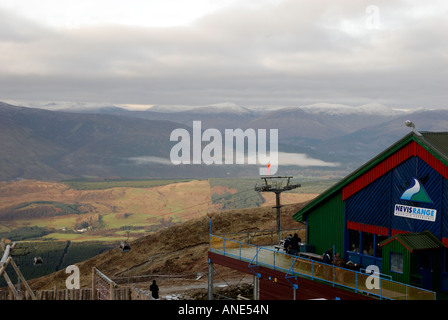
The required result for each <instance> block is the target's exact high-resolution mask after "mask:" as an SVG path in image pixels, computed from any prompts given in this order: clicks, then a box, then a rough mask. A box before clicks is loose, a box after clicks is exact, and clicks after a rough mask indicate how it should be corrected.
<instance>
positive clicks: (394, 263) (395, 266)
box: [390, 252, 403, 273]
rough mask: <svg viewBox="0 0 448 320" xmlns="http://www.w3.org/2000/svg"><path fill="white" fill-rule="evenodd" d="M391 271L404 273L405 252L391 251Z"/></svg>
mask: <svg viewBox="0 0 448 320" xmlns="http://www.w3.org/2000/svg"><path fill="white" fill-rule="evenodd" d="M390 271H391V272H397V273H403V254H402V253H396V252H391V253H390Z"/></svg>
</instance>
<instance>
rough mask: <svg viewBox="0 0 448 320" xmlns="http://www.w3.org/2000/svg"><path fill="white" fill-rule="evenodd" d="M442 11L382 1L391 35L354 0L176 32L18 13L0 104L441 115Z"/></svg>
mask: <svg viewBox="0 0 448 320" xmlns="http://www.w3.org/2000/svg"><path fill="white" fill-rule="evenodd" d="M431 3H432V2H430V4H428V2H426V3H425V4H423V3H422V2H412V1H378V2H377V6H378V8H379V9H380V13H381V26H382V28H380V30H367V29H366V26H365V19H366V13H365V9H366V7H367V6H368V5H371V1H356V2H354V1H348V0H345V1H338V2H329V1H322V0H320V1H304V0H302V1H298V0H291V1H285V2H283V3H281V4H278V5H272V6H268V7H259V8H258V7H253V6H252V7H250V8H247V7H236V8H228V9H226V10H222V11H219V12H216V13H214V14H210V15H209V16H207V17H205V18H203V19H201V20H199V21H197V22H196V23H195V24H193V25H192V26H190V27H171V28H139V27H130V26H118V25H103V26H96V27H82V28H80V29H74V30H54V29H49V28H48V29H44V28H43V27H42V26H38V28H33V24H32V23H31V22H29V21H28V22H27V21H26V20H24V19H22V18H20V17H18V16H8V17H7V19H5V20H3V21H2V20H1V19H0V21H2V22H0V24H1V25H2V27H5V28H6V29H4V30H10V32H9V31H8V32H7V35H5V34H6V33H4V32H3V33H0V35H1V36H0V39H1V43H0V48H1V50H2V54H1V55H0V66H1V67H0V68H1V70H0V71H1V74H0V87H1V89H0V96H1V97H3V98H9V99H24V98H27V99H44V100H58V99H59V100H76V99H84V100H96V101H112V102H115V103H145V104H146V103H150V104H158V103H160V104H170V103H172V104H206V103H216V102H222V101H234V102H236V103H241V104H263V103H265V104H273V103H274V104H286V105H295V104H302V103H313V102H332V103H337V102H338V103H349V104H363V103H369V102H380V103H384V104H388V105H391V106H399V107H402V106H407V107H417V106H431V107H434V106H439V107H442V106H444V103H445V101H446V93H445V91H446V90H445V87H446V79H447V77H446V75H447V65H448V64H447V62H448V61H447V59H448V57H447V55H446V52H447V49H448V48H447V41H446V36H445V34H444V33H445V31H446V30H447V24H448V23H447V21H446V19H445V14H443V13H446V11H447V9H446V8H447V5H446V4H445V3H442V2H436V3H437V5H439V6H441V9H440V10H439V11H438V12H434V10H427V13H425V14H420V15H419V10H418V7H420V8H423V9H424V8H426V6H431ZM430 9H431V8H430ZM425 12H426V11H425ZM22 24H24V25H25V28H24V29H20V28H18V26H19V25H22ZM33 30H37V31H33ZM25 96H26V97H25Z"/></svg>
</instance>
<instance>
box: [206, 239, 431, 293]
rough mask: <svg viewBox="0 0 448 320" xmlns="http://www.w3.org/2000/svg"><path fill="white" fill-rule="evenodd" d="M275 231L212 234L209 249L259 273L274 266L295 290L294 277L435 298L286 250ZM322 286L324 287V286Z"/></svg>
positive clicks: (315, 256)
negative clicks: (281, 245) (260, 269)
mask: <svg viewBox="0 0 448 320" xmlns="http://www.w3.org/2000/svg"><path fill="white" fill-rule="evenodd" d="M298 231H299V230H292V231H291V230H286V231H283V233H284V234H285V235H286V234H290V233H294V232H298ZM302 231H304V230H302ZM276 233H277V232H276V231H272V232H252V233H250V232H248V233H244V234H223V235H214V234H210V247H209V252H211V253H214V254H217V255H220V256H224V257H226V258H228V259H234V260H236V261H238V262H239V263H241V262H242V263H247V268H248V269H249V270H251V271H252V272H253V274H254V276H256V277H261V275H260V274H259V273H258V268H259V267H264V268H267V269H269V270H272V272H273V274H274V272H275V274H276V277H277V278H279V277H278V275H280V274H281V275H282V276H283V277H284V279H281V280H286V281H287V282H289V283H290V286H291V288H292V289H293V290H299V291H300V290H301V288H300V285H298V284H297V281H294V280H297V279H307V280H311V281H313V282H315V283H319V284H325V285H326V287H327V288H329V289H330V288H340V289H345V290H347V291H350V292H352V293H355V294H359V298H362V297H365V296H368V297H370V298H375V299H387V300H436V293H435V292H432V291H428V290H425V289H422V288H419V287H415V286H411V285H407V284H403V283H399V282H396V281H392V280H391V279H390V278H389V277H388V276H387V275H383V274H378V273H376V274H373V273H366V272H363V271H355V270H351V269H347V268H341V267H337V266H334V265H332V264H331V265H330V264H325V263H323V262H322V261H321V259H320V257H321V256H320V255H319V254H315V253H307V252H299V253H298V255H297V256H295V255H290V254H287V253H285V252H284V251H283V249H282V248H279V247H278V246H276V245H277V244H278V240H277V236H276ZM276 247H277V248H276ZM305 247H306V246H305ZM361 270H362V269H361ZM364 271H365V270H364ZM264 276H266V274H265V275H264ZM269 278H270V277H269ZM277 278H276V281H277ZM321 288H324V289H321V290H325V287H321ZM294 297H295V291H294Z"/></svg>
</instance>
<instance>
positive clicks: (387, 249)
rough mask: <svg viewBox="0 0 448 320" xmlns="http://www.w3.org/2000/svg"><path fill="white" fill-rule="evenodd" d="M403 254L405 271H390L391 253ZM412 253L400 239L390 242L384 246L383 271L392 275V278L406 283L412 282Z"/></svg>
mask: <svg viewBox="0 0 448 320" xmlns="http://www.w3.org/2000/svg"><path fill="white" fill-rule="evenodd" d="M391 252H395V253H401V254H403V273H397V272H390V253H391ZM411 263H412V261H411V253H410V252H409V251H408V250H407V249H406V248H405V247H404V246H403V245H402V244H401V243H400V242H398V241H396V240H394V241H391V242H389V243H388V244H387V245H385V246H384V247H383V267H382V271H381V272H382V273H384V274H388V275H391V276H392V280H394V281H397V282H402V283H406V284H410V283H411Z"/></svg>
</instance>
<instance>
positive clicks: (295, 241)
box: [290, 233, 302, 256]
mask: <svg viewBox="0 0 448 320" xmlns="http://www.w3.org/2000/svg"><path fill="white" fill-rule="evenodd" d="M301 241H302V240H301V239H300V238H299V236H298V235H297V233H294V237H292V239H291V242H290V245H291V254H293V255H295V256H296V255H297V254H298V252H299V243H300V242H301Z"/></svg>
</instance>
